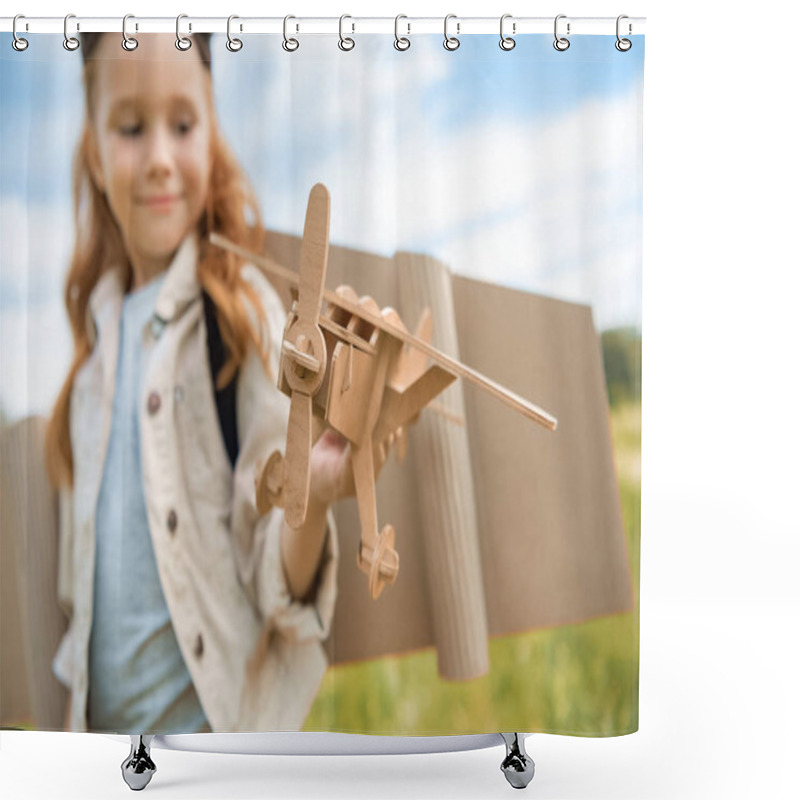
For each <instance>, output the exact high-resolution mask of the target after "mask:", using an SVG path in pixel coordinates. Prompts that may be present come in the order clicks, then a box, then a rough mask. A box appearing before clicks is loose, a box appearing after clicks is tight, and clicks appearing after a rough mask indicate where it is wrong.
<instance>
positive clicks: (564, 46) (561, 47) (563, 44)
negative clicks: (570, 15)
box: [553, 14, 569, 53]
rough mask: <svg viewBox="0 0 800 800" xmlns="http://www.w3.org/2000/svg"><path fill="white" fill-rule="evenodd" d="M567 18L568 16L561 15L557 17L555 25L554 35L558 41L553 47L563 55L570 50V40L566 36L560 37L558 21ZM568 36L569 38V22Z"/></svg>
mask: <svg viewBox="0 0 800 800" xmlns="http://www.w3.org/2000/svg"><path fill="white" fill-rule="evenodd" d="M566 18H567V15H566V14H559V15H558V16H557V17H556V21H555V23H554V25H553V35H554V36H555V37H556V40H555V41H554V42H553V47H555V49H556V50H558V51H559V52H561V53H563V52H564V51H565V50H569V39H567V38H566V36H559V35H558V21H559V20H560V19H566ZM567 36H569V22H568V23H567Z"/></svg>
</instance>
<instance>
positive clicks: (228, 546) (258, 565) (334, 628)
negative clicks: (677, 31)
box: [0, 19, 644, 736]
mask: <svg viewBox="0 0 800 800" xmlns="http://www.w3.org/2000/svg"><path fill="white" fill-rule="evenodd" d="M229 24H230V22H229ZM501 24H502V23H501ZM341 25H342V27H340V35H339V37H337V35H336V34H335V33H332V34H327V35H314V36H303V34H302V28H301V29H300V30H299V32H298V28H297V27H296V26H295V21H293V20H287V21H286V22H285V26H284V36H283V37H281V36H280V35H277V36H275V35H255V34H254V35H247V33H246V32H244V33H243V32H242V31H241V30H240V29H239V27H238V26H237V25H236V24H235V21H234V24H233V26H232V28H231V32H230V33H229V34H225V33H213V34H211V35H209V34H203V33H200V32H197V31H195V32H193V33H192V34H191V35H190V36H189V35H187V36H185V37H181V38H179V39H178V40H177V41H178V43H179V46H176V36H175V34H174V33H153V32H142V31H136V29H135V25H134V23H133V21H132V20H129V21H128V27H127V28H126V29H125V32H124V33H123V32H122V31H118V32H116V33H115V32H106V33H102V34H101V33H95V34H90V33H86V32H82V33H81V34H80V35H76V36H75V37H71V36H68V37H67V38H66V39H65V37H64V36H62V35H61V34H53V33H38V34H37V33H28V34H25V35H26V37H27V41H28V44H27V46H25V47H23V46H21V45H19V44H18V45H17V46H14V44H13V42H14V36H12V34H10V33H4V34H2V37H1V38H0V91H1V92H2V94H1V95H0V109H1V110H0V115H1V116H0V148H1V151H0V226H1V231H2V242H1V243H0V337H1V338H0V410H1V412H2V417H1V424H2V432H1V435H0V441H1V443H2V458H1V460H0V468H1V469H0V488H1V491H2V495H1V496H2V503H1V505H0V508H1V509H2V523H1V524H2V528H1V532H2V537H1V542H2V553H0V555H1V556H2V561H1V565H2V575H1V576H0V578H1V579H2V582H1V583H0V587H1V590H2V595H1V597H0V613H1V614H2V619H1V620H0V622H1V623H2V625H1V626H0V633H1V635H2V641H1V642H0V726H1V727H5V728H23V729H32V730H74V731H105V732H115V733H192V732H199V731H213V732H229V731H231V732H232V731H278V730H305V731H336V732H350V733H363V734H386V735H393V736H425V735H450V734H472V733H486V732H498V731H525V732H549V733H562V734H572V735H581V736H611V735H620V734H626V733H630V732H633V731H635V730H637V728H638V654H639V613H638V610H639V542H640V535H639V534H640V529H639V523H640V441H641V342H642V333H641V331H642V319H641V260H642V259H641V235H642V231H641V216H642V198H641V190H642V172H641V155H642V122H641V120H642V89H643V83H642V82H643V58H644V37H643V36H640V35H634V36H630V37H629V39H628V40H625V41H630V42H631V43H632V44H631V46H630V47H628V46H627V45H626V44H624V43H623V44H622V46H620V39H619V37H618V36H616V35H615V34H614V29H613V21H612V25H611V27H610V29H609V30H606V31H604V32H603V33H602V34H600V35H580V36H579V35H574V34H573V33H570V34H569V35H568V32H567V30H566V28H565V27H562V29H561V33H560V34H557V35H556V37H554V36H553V35H552V34H544V33H536V34H527V35H525V36H522V35H517V36H516V38H514V36H513V33H514V32H515V31H516V29H513V30H512V24H511V22H510V21H507V25H506V28H505V29H503V28H502V27H501V28H500V31H501V32H503V31H504V32H503V33H502V35H501V36H498V35H489V34H476V35H469V36H467V35H463V36H459V35H458V32H459V31H460V28H459V29H457V28H456V25H457V21H456V20H450V28H449V29H448V30H449V33H448V36H447V37H443V36H442V35H441V34H437V35H434V34H430V33H424V34H422V33H416V34H415V33H414V31H409V30H408V29H407V28H406V27H405V26H404V25H403V21H402V20H401V19H400V20H398V21H397V23H396V28H395V31H396V33H395V37H394V39H393V37H392V36H391V35H386V34H367V33H359V32H358V31H355V32H354V31H353V30H352V29H351V27H350V26H349V25H348V23H347V20H343V21H342V23H341ZM556 31H559V28H558V21H556ZM187 33H188V31H187ZM22 35H23V34H17V37H21V36H22ZM73 42H75V43H77V44H74V43H73ZM134 42H135V44H134ZM187 42H188V43H189V44H187ZM443 44H444V45H445V46H443ZM121 45H122V46H121ZM381 325H383V326H384V327H381ZM301 329H302V331H301V334H299V335H298V333H297V331H298V330H301ZM315 337H316V338H315ZM298 498H299V499H298Z"/></svg>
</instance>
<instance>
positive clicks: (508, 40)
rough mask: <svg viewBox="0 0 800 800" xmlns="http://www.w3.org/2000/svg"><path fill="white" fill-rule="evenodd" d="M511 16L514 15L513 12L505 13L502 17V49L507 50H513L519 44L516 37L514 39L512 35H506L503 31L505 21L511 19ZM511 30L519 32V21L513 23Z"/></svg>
mask: <svg viewBox="0 0 800 800" xmlns="http://www.w3.org/2000/svg"><path fill="white" fill-rule="evenodd" d="M511 16H512V15H511V14H503V16H502V17H500V49H501V50H506V51H508V50H513V49H514V48H515V47H516V46H517V40H516V39H513V38H512V37H511V36H506V35H505V34H504V33H503V24H504V23H505V21H506V20H507V19H511ZM511 31H512V33H516V32H517V23H516V22H514V23H512V28H511Z"/></svg>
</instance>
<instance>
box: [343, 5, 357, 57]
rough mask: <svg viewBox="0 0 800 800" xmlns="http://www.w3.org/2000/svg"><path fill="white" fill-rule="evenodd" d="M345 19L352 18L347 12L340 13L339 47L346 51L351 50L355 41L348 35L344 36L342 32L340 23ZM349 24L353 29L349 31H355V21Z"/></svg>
mask: <svg viewBox="0 0 800 800" xmlns="http://www.w3.org/2000/svg"><path fill="white" fill-rule="evenodd" d="M346 19H353V18H352V17H351V16H350V15H349V14H342V16H341V17H339V49H340V50H344V51H345V52H347V51H348V50H352V49H353V48H354V47H355V46H356V43H355V41H354V40H353V39H351V38H350V37H349V36H347V37H345V36H344V35H343V34H342V23H343V22H344V21H345V20H346ZM350 24H351V25H352V26H353V30H352V31H351V33H355V32H356V24H355V22H352V23H350Z"/></svg>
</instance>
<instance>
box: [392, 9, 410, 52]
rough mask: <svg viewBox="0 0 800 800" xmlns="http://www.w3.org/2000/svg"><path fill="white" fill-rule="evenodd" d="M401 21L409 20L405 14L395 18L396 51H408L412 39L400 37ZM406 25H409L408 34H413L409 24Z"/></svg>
mask: <svg viewBox="0 0 800 800" xmlns="http://www.w3.org/2000/svg"><path fill="white" fill-rule="evenodd" d="M401 19H408V17H407V16H406V15H405V14H398V15H397V16H396V17H395V18H394V49H395V50H408V48H409V47H411V39H406V37H405V36H403V37H402V38H401V37H400V33H399V27H400V20H401ZM406 24H407V25H408V32H409V33H411V25H410V24H409V23H406Z"/></svg>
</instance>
